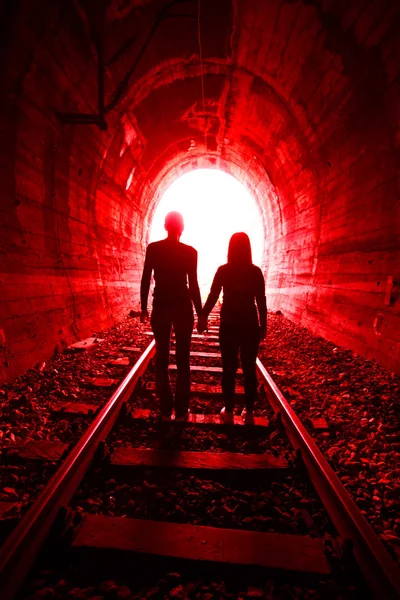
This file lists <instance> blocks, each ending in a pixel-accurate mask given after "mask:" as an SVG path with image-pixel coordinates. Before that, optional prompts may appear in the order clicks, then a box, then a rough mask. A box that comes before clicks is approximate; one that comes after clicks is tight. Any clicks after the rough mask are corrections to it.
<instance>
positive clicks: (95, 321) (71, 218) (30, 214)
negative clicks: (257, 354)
mask: <svg viewBox="0 0 400 600" xmlns="http://www.w3.org/2000/svg"><path fill="white" fill-rule="evenodd" d="M6 4H7V3H6ZM17 4H18V3H15V4H14V3H8V5H7V6H8V11H9V12H8V14H7V15H4V13H3V14H2V17H3V18H4V19H5V20H7V21H8V23H12V26H11V27H9V28H8V29H7V30H6V31H5V32H3V34H4V37H3V39H2V41H3V48H2V54H1V56H2V59H3V64H2V73H3V76H4V79H2V81H4V83H5V88H3V93H2V94H1V110H0V112H1V130H2V141H1V144H0V151H1V164H0V169H1V177H0V180H1V206H0V211H1V221H2V223H1V252H0V272H1V276H0V277H1V297H0V317H1V318H0V379H8V378H10V377H13V376H14V375H17V374H18V373H21V372H22V371H23V370H25V369H26V368H29V367H32V366H33V365H34V364H35V363H36V362H38V361H39V360H43V359H47V358H48V357H49V356H51V354H52V353H53V351H54V350H55V349H57V348H58V349H61V348H63V347H64V346H65V345H66V344H67V343H71V342H72V341H74V340H77V339H80V338H83V337H87V336H89V335H91V334H92V332H93V331H97V330H100V329H102V328H104V327H106V326H109V325H112V324H113V323H115V322H117V321H118V320H120V319H121V318H122V317H123V316H124V315H126V314H127V313H128V312H129V309H130V308H132V307H133V306H134V305H137V300H138V279H139V269H140V265H141V262H142V257H143V250H142V244H141V223H142V219H141V215H140V212H138V210H137V206H136V205H135V202H134V199H133V198H129V193H127V191H126V183H127V177H128V175H129V169H130V168H131V166H132V161H133V159H132V157H131V156H130V152H129V151H128V152H127V153H125V154H124V156H123V157H122V158H121V157H120V152H121V149H122V145H123V142H124V139H123V136H121V133H120V134H118V133H116V134H114V133H113V134H111V133H110V132H104V133H103V132H100V131H99V130H98V128H97V127H95V126H88V125H86V126H85V125H82V126H70V125H62V124H61V123H60V120H59V119H58V118H57V116H56V115H55V111H56V110H58V111H61V112H62V111H70V112H93V113H94V112H96V110H97V93H96V87H97V82H96V61H95V58H96V57H95V55H94V53H93V51H92V48H91V47H90V44H89V43H88V35H87V32H86V31H85V30H84V28H83V25H82V19H81V18H80V16H79V15H78V14H76V12H75V11H71V10H65V11H64V10H63V9H62V5H63V3H50V2H48V3H47V12H46V19H45V20H42V15H41V14H40V12H38V11H37V4H36V3H35V2H31V3H28V2H26V3H25V7H26V10H25V11H22V10H21V11H18V10H13V8H12V6H11V5H14V7H16V6H17ZM57 4H58V6H57V8H56V5H57ZM28 5H29V6H28ZM64 5H66V3H64ZM3 23H4V21H3ZM6 34H7V35H8V39H5V35H6ZM4 92H5V93H4ZM117 163H118V169H116V168H115V166H116V164H117ZM127 200H128V201H127Z"/></svg>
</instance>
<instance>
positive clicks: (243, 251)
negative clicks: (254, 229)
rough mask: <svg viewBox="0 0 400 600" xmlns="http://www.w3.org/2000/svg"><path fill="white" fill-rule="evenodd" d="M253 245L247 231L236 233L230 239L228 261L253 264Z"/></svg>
mask: <svg viewBox="0 0 400 600" xmlns="http://www.w3.org/2000/svg"><path fill="white" fill-rule="evenodd" d="M252 262H253V261H252V258H251V245H250V240H249V236H248V235H247V233H243V231H241V232H240V233H234V234H233V236H232V237H231V239H230V240H229V247H228V263H230V264H232V263H233V264H240V265H251V264H252Z"/></svg>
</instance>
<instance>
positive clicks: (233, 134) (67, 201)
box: [0, 0, 400, 380]
mask: <svg viewBox="0 0 400 600" xmlns="http://www.w3.org/2000/svg"><path fill="white" fill-rule="evenodd" d="M164 4H165V3H164V2H162V1H161V0H160V1H159V2H147V3H141V5H139V4H138V3H135V2H132V3H131V7H130V10H129V9H128V8H127V10H126V11H124V13H123V15H122V13H121V11H119V8H118V7H117V5H116V4H115V3H110V5H109V7H108V10H107V14H106V16H105V20H104V27H103V35H104V41H105V48H104V51H105V62H106V70H105V88H106V104H107V103H108V104H109V103H110V102H112V99H113V91H115V90H116V89H117V86H118V84H119V83H120V82H121V81H122V80H123V78H124V76H125V75H126V73H127V69H128V68H129V66H130V64H131V62H132V59H133V57H134V56H135V52H137V50H138V47H139V46H137V47H134V46H132V47H131V48H130V49H129V50H128V51H126V52H125V53H123V54H122V55H120V58H118V59H115V60H111V59H112V57H113V56H115V55H116V54H117V53H118V51H119V50H120V49H121V47H122V45H123V43H124V41H125V40H126V39H127V37H128V35H132V34H136V33H138V35H139V41H140V39H141V38H140V35H142V34H143V36H145V33H146V31H147V29H146V27H148V25H149V23H151V19H152V18H153V17H154V15H156V14H157V11H159V10H160V7H161V6H163V5H164ZM94 8H95V7H94V5H93V3H91V2H90V1H89V0H82V1H80V2H74V3H73V5H71V6H70V7H68V6H67V5H66V4H60V5H56V3H51V2H47V3H45V6H44V7H43V13H40V11H37V7H36V8H35V3H33V2H28V3H27V4H26V5H24V9H23V10H20V11H17V10H16V9H15V7H13V6H11V5H7V7H5V5H1V4H0V10H1V11H3V12H2V16H3V17H4V18H3V19H2V23H3V27H4V32H3V33H4V35H3V36H2V43H3V46H4V50H5V54H4V56H7V57H9V58H8V60H6V61H3V63H2V71H3V76H4V79H3V80H4V86H3V92H2V97H1V107H2V111H1V112H2V116H3V119H2V124H3V133H4V136H3V142H2V145H1V149H2V163H1V164H2V169H3V171H2V172H3V200H2V203H1V207H0V210H1V212H2V223H3V225H2V239H1V242H2V253H1V257H0V261H1V281H2V283H3V295H2V302H1V304H0V314H1V324H0V330H1V332H0V342H1V359H2V360H1V369H0V378H1V379H3V380H7V379H9V378H10V377H13V376H15V375H17V374H18V373H21V372H22V371H23V370H24V369H26V368H28V367H30V366H32V364H34V363H35V362H38V361H39V360H41V359H43V358H46V357H48V356H50V354H51V353H52V352H53V350H54V347H55V346H57V347H58V348H62V347H63V345H65V344H66V343H68V342H70V341H71V340H72V339H76V337H77V336H81V337H82V336H85V335H86V334H90V333H91V331H92V330H94V329H95V330H99V329H101V328H102V327H107V326H109V325H110V324H112V323H114V322H118V320H119V319H121V318H123V316H124V315H126V314H127V312H129V309H130V308H134V307H136V306H137V301H138V285H139V279H140V270H141V265H142V261H143V253H144V247H145V243H146V240H147V234H148V228H149V223H150V219H151V214H152V210H154V206H155V203H156V202H157V198H158V194H159V193H160V191H161V190H162V188H163V186H164V185H166V183H167V182H168V181H169V180H170V179H171V177H174V176H176V175H177V173H178V172H179V173H180V172H184V171H185V169H189V168H193V167H194V164H192V163H193V162H194V163H196V165H198V166H201V165H202V164H203V163H207V164H212V166H213V167H215V168H221V169H223V170H226V171H227V172H229V173H231V174H232V175H234V176H235V177H237V178H238V179H239V181H242V182H245V181H247V185H248V186H249V188H250V191H251V192H252V194H253V196H254V197H255V198H256V199H257V202H258V203H259V206H260V207H261V209H262V213H263V215H264V219H265V223H268V255H267V256H266V260H265V263H266V266H267V270H266V275H267V286H268V289H269V306H270V307H271V308H272V309H281V310H282V311H283V312H284V314H285V315H287V316H288V317H289V318H291V319H292V320H294V321H295V322H296V323H300V324H303V325H305V326H307V327H308V328H310V329H311V330H312V331H313V332H315V333H317V334H319V335H322V336H324V337H326V338H328V339H330V340H332V341H334V342H335V343H338V344H343V345H344V346H346V347H348V348H351V349H353V350H355V351H356V352H359V353H360V354H362V355H363V356H366V357H368V358H376V359H377V360H379V361H380V362H381V363H382V364H383V365H385V366H386V367H388V368H390V369H394V370H398V368H399V364H400V360H399V359H400V349H399V343H400V327H399V323H400V310H399V294H398V283H396V282H397V280H398V271H399V268H400V251H399V222H400V202H399V198H400V194H399V180H398V171H399V166H400V156H399V140H400V137H399V121H398V114H399V111H398V106H399V98H400V91H399V82H398V76H399V64H400V61H398V60H397V59H396V57H397V56H398V53H399V52H400V41H399V39H398V36H396V35H395V31H396V24H398V23H399V19H400V8H398V7H392V6H391V7H387V6H386V3H385V2H383V1H382V2H377V3H375V4H374V6H372V5H371V6H370V5H368V6H367V4H365V3H364V4H363V3H361V4H360V7H359V8H358V9H354V10H353V11H350V9H349V7H346V6H345V5H344V4H343V3H335V4H329V3H318V2H308V1H306V0H302V1H301V2H298V3H292V2H288V1H287V0H276V2H273V3H270V4H268V5H264V4H263V3H259V2H256V1H255V0H246V1H241V2H239V1H236V0H235V1H234V2H231V1H230V0H224V1H223V2H221V3H219V4H218V10H217V7H216V6H215V3H212V2H208V1H207V0H204V1H203V16H202V19H203V20H202V28H203V33H204V44H203V49H204V56H203V73H204V84H205V111H206V115H205V114H204V113H203V107H202V106H201V100H200V94H199V90H200V80H199V75H200V66H199V57H198V49H197V41H196V38H193V35H192V34H193V31H192V29H193V28H192V25H190V24H189V20H187V19H186V20H185V31H184V33H182V35H176V34H174V32H175V33H176V31H180V27H182V20H179V19H176V18H174V19H169V20H168V22H165V23H164V24H163V27H162V28H161V29H160V31H159V32H158V33H157V35H156V36H155V37H154V39H153V40H152V43H151V45H150V46H149V47H148V49H147V51H146V53H145V54H144V55H143V57H142V59H141V61H140V63H139V64H138V68H137V70H136V71H135V74H134V77H132V78H131V79H130V80H129V85H128V88H127V93H126V95H124V97H123V98H122V99H121V101H120V102H119V103H118V104H117V106H116V107H115V108H114V109H113V110H110V111H109V112H108V113H107V115H106V117H107V122H108V131H99V130H98V129H97V128H96V127H95V126H76V125H71V124H67V125H64V126H62V125H61V123H60V121H59V119H58V118H57V116H56V112H57V111H58V112H61V113H62V112H73V113H74V112H95V111H96V110H97V108H98V107H97V87H96V72H97V70H96V69H97V66H96V53H95V51H94V48H93V44H92V42H91V39H90V27H89V25H90V23H92V21H93V18H94V15H95V10H94ZM39 17H40V18H39ZM93 23H94V21H93ZM93 23H92V24H93ZM139 26H140V27H141V28H142V29H141V30H140V31H139V29H140V27H139ZM138 28H139V29H138ZM10 57H11V58H10ZM178 100H179V101H178ZM129 127H131V136H133V137H131V139H130V143H129V144H126V132H127V130H128V129H129ZM205 128H206V129H208V130H207V131H206V133H207V137H208V148H207V149H205V148H204V144H203V139H204V129H205ZM193 139H194V140H195V141H196V148H195V149H194V150H193V148H192V150H191V152H188V149H189V148H190V146H191V141H192V140H193ZM371 140H372V142H371ZM189 154H190V158H189ZM191 161H192V162H191ZM185 163H187V164H185ZM129 177H131V181H130V186H129V189H126V188H127V181H128V179H129ZM390 276H391V277H393V279H394V285H393V290H392V292H391V296H390V298H389V303H388V304H385V297H386V288H387V282H388V280H389V279H388V278H389V277H390Z"/></svg>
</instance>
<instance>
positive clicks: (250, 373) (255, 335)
mask: <svg viewBox="0 0 400 600" xmlns="http://www.w3.org/2000/svg"><path fill="white" fill-rule="evenodd" d="M240 338H241V339H240V359H241V363H242V369H243V376H244V394H245V401H246V409H247V411H248V412H251V411H252V410H253V406H254V401H255V399H256V397H257V372H256V358H257V354H258V347H259V345H260V328H259V327H258V326H256V327H255V326H253V327H252V326H249V327H246V328H243V329H242V331H241V336H240Z"/></svg>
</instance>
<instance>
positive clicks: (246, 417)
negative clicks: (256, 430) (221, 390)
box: [242, 408, 254, 425]
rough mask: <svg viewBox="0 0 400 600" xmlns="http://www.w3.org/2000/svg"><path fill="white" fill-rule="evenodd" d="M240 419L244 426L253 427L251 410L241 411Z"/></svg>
mask: <svg viewBox="0 0 400 600" xmlns="http://www.w3.org/2000/svg"><path fill="white" fill-rule="evenodd" d="M242 419H243V421H244V422H245V424H246V425H254V415H253V411H252V410H247V409H246V408H244V409H243V410H242Z"/></svg>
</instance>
